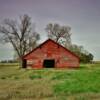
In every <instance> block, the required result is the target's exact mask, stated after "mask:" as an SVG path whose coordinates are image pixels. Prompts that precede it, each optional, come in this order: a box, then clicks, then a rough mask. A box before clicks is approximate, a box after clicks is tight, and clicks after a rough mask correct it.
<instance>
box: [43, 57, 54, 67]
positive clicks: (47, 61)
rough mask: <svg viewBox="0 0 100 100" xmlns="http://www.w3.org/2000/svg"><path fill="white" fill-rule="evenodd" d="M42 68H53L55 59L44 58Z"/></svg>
mask: <svg viewBox="0 0 100 100" xmlns="http://www.w3.org/2000/svg"><path fill="white" fill-rule="evenodd" d="M43 67H44V68H54V67H55V60H54V59H45V60H44V61H43Z"/></svg>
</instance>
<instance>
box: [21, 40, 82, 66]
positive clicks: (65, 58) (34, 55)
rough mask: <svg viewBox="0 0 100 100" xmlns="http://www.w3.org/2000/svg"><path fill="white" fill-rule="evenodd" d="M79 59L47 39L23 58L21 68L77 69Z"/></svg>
mask: <svg viewBox="0 0 100 100" xmlns="http://www.w3.org/2000/svg"><path fill="white" fill-rule="evenodd" d="M79 61H80V58H79V57H78V56H77V55H75V54H74V53H73V52H71V51H70V50H68V49H66V48H65V47H63V46H61V45H59V44H58V43H56V42H55V41H53V40H51V39H48V40H46V41H45V42H44V43H42V44H41V45H39V46H38V47H37V48H35V49H34V50H32V51H31V52H29V53H28V54H26V55H25V56H23V67H24V68H26V67H28V66H31V67H32V68H78V67H79Z"/></svg>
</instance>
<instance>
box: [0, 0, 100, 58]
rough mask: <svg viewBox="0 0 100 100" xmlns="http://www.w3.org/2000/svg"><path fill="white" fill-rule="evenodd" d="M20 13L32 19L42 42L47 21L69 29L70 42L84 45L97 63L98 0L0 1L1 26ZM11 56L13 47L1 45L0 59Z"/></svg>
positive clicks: (99, 33)
mask: <svg viewBox="0 0 100 100" xmlns="http://www.w3.org/2000/svg"><path fill="white" fill-rule="evenodd" d="M23 14H28V15H29V16H31V17H32V21H33V22H35V24H36V31H37V32H39V33H40V34H41V36H42V40H43V41H44V40H46V39H47V37H46V35H45V34H46V32H45V31H44V28H45V26H46V25H47V24H48V23H49V22H53V23H54V22H56V23H59V24H61V25H68V26H70V27H71V28H72V43H74V44H77V45H83V46H84V48H85V49H86V50H88V51H89V52H91V53H93V55H94V57H95V58H94V59H95V60H100V0H0V23H1V22H2V20H3V19H5V18H11V19H18V17H19V16H20V15H23ZM12 56H13V49H12V46H11V45H10V44H0V60H3V59H8V58H9V59H10V58H12Z"/></svg>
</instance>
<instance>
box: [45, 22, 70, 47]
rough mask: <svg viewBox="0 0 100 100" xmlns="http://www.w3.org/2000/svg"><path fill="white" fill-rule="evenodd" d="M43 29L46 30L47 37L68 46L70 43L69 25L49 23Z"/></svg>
mask: <svg viewBox="0 0 100 100" xmlns="http://www.w3.org/2000/svg"><path fill="white" fill-rule="evenodd" d="M45 30H46V31H47V32H48V37H49V38H51V39H53V40H54V41H56V42H58V43H60V44H62V45H64V46H65V47H68V46H70V45H71V33H70V31H71V27H69V26H60V25H59V24H56V23H55V24H52V23H49V24H48V25H47V26H46V28H45Z"/></svg>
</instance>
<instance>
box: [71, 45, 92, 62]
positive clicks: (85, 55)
mask: <svg viewBox="0 0 100 100" xmlns="http://www.w3.org/2000/svg"><path fill="white" fill-rule="evenodd" d="M69 49H70V50H71V51H72V52H74V53H75V54H76V55H78V56H79V57H80V62H81V63H92V61H93V58H94V56H93V54H92V53H90V52H88V51H87V50H85V49H84V47H83V46H78V45H75V44H73V45H72V46H71V47H70V48H69Z"/></svg>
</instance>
